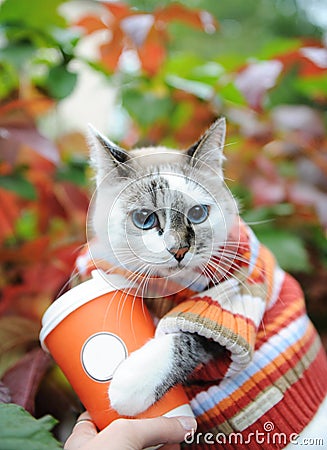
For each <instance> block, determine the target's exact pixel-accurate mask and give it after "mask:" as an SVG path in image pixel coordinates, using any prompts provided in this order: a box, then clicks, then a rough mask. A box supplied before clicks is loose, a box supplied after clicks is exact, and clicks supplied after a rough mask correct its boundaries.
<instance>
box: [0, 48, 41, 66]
mask: <svg viewBox="0 0 327 450" xmlns="http://www.w3.org/2000/svg"><path fill="white" fill-rule="evenodd" d="M35 50H36V48H35V47H34V45H31V44H29V43H26V42H23V43H9V44H8V45H7V47H4V48H2V49H0V60H1V61H7V62H8V63H10V64H12V65H13V66H14V67H15V68H16V69H18V70H19V69H23V66H24V65H25V64H26V62H28V61H29V60H30V59H31V58H32V57H33V55H34V54H35Z"/></svg>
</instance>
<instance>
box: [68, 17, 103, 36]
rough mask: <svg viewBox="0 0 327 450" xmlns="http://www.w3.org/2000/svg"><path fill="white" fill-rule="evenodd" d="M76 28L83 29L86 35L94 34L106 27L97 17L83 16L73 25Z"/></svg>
mask: <svg viewBox="0 0 327 450" xmlns="http://www.w3.org/2000/svg"><path fill="white" fill-rule="evenodd" d="M75 25H76V26H78V27H82V28H84V30H85V31H86V34H91V33H94V32H95V31H98V30H103V29H104V28H106V25H105V24H104V23H103V22H102V20H100V19H99V17H97V16H91V15H90V16H85V17H83V18H82V19H80V20H79V21H77V22H76V23H75Z"/></svg>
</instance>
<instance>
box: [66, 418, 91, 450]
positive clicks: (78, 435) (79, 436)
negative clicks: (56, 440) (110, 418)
mask: <svg viewBox="0 0 327 450" xmlns="http://www.w3.org/2000/svg"><path fill="white" fill-rule="evenodd" d="M97 433H98V432H97V428H96V426H95V424H94V423H93V422H92V419H91V417H90V415H89V414H88V413H87V412H85V413H83V414H81V415H80V416H79V418H78V419H77V421H76V424H75V426H74V428H73V431H72V434H71V435H70V436H69V438H68V439H67V441H66V443H65V447H64V449H65V450H74V449H77V448H79V447H81V446H82V445H84V444H85V443H87V442H88V441H89V440H90V439H92V438H93V437H94V436H96V435H97Z"/></svg>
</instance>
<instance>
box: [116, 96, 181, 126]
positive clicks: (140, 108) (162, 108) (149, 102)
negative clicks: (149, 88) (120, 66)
mask: <svg viewBox="0 0 327 450" xmlns="http://www.w3.org/2000/svg"><path fill="white" fill-rule="evenodd" d="M122 100H123V106H124V108H126V110H127V111H128V113H129V114H130V115H131V117H133V118H134V119H135V120H136V121H137V123H139V124H140V125H141V126H144V127H147V126H149V125H152V124H153V123H154V122H156V121H158V120H160V119H162V118H165V117H168V116H169V115H170V113H171V110H172V103H171V100H170V99H169V98H168V97H159V96H157V95H156V94H155V93H153V92H141V91H140V90H134V89H126V90H125V91H123V97H122Z"/></svg>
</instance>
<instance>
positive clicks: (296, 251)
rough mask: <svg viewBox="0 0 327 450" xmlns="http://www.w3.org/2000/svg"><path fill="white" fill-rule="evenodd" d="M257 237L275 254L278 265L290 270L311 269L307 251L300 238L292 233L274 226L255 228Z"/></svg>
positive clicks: (306, 270) (305, 270)
mask: <svg viewBox="0 0 327 450" xmlns="http://www.w3.org/2000/svg"><path fill="white" fill-rule="evenodd" d="M255 232H256V235H257V237H258V239H259V240H260V241H261V242H262V243H263V244H264V245H266V246H267V247H268V248H269V249H270V250H271V251H272V252H273V253H274V255H275V256H276V258H277V261H278V263H279V264H280V266H281V267H282V268H283V269H284V270H287V271H290V272H301V271H304V272H308V271H310V269H311V265H310V262H309V257H308V252H307V250H306V248H305V246H304V243H303V241H302V239H301V238H300V237H298V236H296V235H295V234H294V233H291V232H290V231H286V230H280V229H277V228H276V227H271V228H269V229H268V228H266V229H265V230H263V229H262V230H260V226H258V227H256V229H255Z"/></svg>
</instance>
